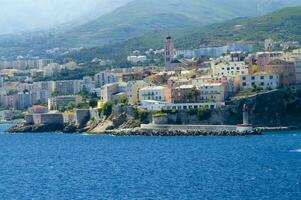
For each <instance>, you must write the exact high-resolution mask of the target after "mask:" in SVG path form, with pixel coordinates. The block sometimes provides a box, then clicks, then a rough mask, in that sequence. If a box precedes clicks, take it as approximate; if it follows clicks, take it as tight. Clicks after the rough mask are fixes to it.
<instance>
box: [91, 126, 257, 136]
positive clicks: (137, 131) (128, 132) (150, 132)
mask: <svg viewBox="0 0 301 200" xmlns="http://www.w3.org/2000/svg"><path fill="white" fill-rule="evenodd" d="M93 134H102V135H112V136H247V135H262V131H260V130H253V131H248V132H239V131H214V130H212V131H209V130H208V131H205V130H197V129H195V130H192V129H190V130H159V129H141V128H134V129H118V130H107V131H102V132H100V133H93Z"/></svg>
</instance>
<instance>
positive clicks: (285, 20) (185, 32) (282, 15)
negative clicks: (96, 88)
mask: <svg viewBox="0 0 301 200" xmlns="http://www.w3.org/2000/svg"><path fill="white" fill-rule="evenodd" d="M167 34H168V32H167V31H162V32H158V33H152V34H146V35H144V36H141V37H137V38H134V39H130V40H127V41H125V42H122V43H117V44H112V45H106V46H104V47H101V48H92V49H88V48H87V49H85V50H83V51H81V52H80V53H76V54H71V55H70V56H71V57H72V58H73V59H77V60H79V61H80V62H87V61H90V60H91V59H93V58H95V57H97V56H98V57H99V56H101V57H103V58H109V59H116V60H118V61H119V62H120V63H122V62H126V61H125V59H126V56H127V55H129V53H130V52H131V51H133V50H140V51H145V50H148V49H150V48H153V49H158V48H163V39H164V37H165V36H166V35H167ZM170 34H171V35H172V36H173V38H174V40H175V41H174V42H175V47H176V48H177V49H192V48H198V47H200V46H201V45H204V44H205V45H210V44H219V45H223V44H226V43H228V42H245V43H253V44H254V45H255V46H257V47H258V46H259V47H260V46H261V47H263V44H262V43H263V41H264V40H265V39H266V38H273V39H275V40H297V41H299V42H301V6H300V7H289V8H284V9H281V10H279V11H275V12H273V13H271V14H268V15H265V16H262V17H255V18H240V19H234V20H229V21H226V22H222V23H217V24H213V25H208V26H205V27H199V28H188V29H175V30H173V31H172V32H171V33H170Z"/></svg>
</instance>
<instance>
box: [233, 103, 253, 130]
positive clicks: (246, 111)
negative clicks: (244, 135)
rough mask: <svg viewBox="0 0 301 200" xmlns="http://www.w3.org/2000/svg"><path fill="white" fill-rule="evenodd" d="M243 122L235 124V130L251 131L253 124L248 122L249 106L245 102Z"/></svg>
mask: <svg viewBox="0 0 301 200" xmlns="http://www.w3.org/2000/svg"><path fill="white" fill-rule="evenodd" d="M242 112H243V124H240V125H237V126H236V130H237V131H238V132H251V131H253V126H252V125H251V124H250V123H249V107H248V105H247V104H244V105H243V109H242Z"/></svg>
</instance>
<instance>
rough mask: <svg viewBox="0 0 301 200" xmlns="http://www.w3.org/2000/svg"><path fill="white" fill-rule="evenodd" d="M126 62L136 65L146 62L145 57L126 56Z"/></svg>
mask: <svg viewBox="0 0 301 200" xmlns="http://www.w3.org/2000/svg"><path fill="white" fill-rule="evenodd" d="M127 60H128V61H129V62H131V63H134V64H137V63H138V62H142V63H143V62H145V61H147V57H146V56H128V57H127Z"/></svg>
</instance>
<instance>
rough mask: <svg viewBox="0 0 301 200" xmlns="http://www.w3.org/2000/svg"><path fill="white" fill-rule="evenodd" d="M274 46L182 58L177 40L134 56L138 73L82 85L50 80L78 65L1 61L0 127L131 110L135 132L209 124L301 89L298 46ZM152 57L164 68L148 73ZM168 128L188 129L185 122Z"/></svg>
mask: <svg viewBox="0 0 301 200" xmlns="http://www.w3.org/2000/svg"><path fill="white" fill-rule="evenodd" d="M275 44H276V42H275V41H273V40H271V39H267V40H266V41H265V51H263V52H254V51H253V48H252V45H248V44H229V45H226V46H221V47H210V48H209V47H207V48H200V49H195V50H176V48H175V47H176V44H174V41H173V39H172V37H171V36H167V37H166V38H165V39H164V49H162V50H160V49H159V50H152V49H150V50H149V51H147V52H145V53H141V52H140V51H137V50H136V51H133V52H132V54H131V55H129V56H128V57H127V59H128V61H129V62H131V63H132V64H133V67H131V68H112V69H107V70H103V71H99V72H98V73H96V74H94V76H85V77H83V79H81V80H57V81H54V80H51V77H52V76H54V75H55V74H57V73H60V72H62V71H63V70H66V69H67V70H71V71H72V70H76V69H78V68H81V66H80V65H79V64H77V63H75V62H72V61H69V62H66V63H64V64H58V63H56V62H55V61H54V60H52V59H30V60H27V59H18V60H15V61H1V62H0V68H1V70H0V75H1V78H0V85H1V89H0V91H1V93H0V106H1V111H0V119H1V121H2V122H7V121H11V120H18V119H19V120H21V121H22V120H24V119H25V120H26V123H27V124H34V125H41V124H68V123H69V124H70V123H73V124H77V125H80V124H82V123H87V121H91V120H93V121H98V122H101V121H102V120H103V119H104V118H108V117H109V116H110V115H111V114H112V112H113V110H114V109H113V107H114V106H120V105H126V106H127V107H131V108H132V109H134V110H135V112H136V116H138V118H139V117H140V118H139V119H140V123H137V124H141V123H150V122H152V120H148V119H143V118H147V114H145V113H152V114H153V116H162V115H164V114H166V113H172V112H182V111H183V112H188V113H190V114H192V115H193V114H195V115H196V116H197V118H198V120H199V121H202V120H206V118H208V116H209V114H210V111H212V110H222V109H224V107H226V106H227V102H228V101H230V100H231V99H235V98H244V97H246V96H251V95H254V94H258V93H266V92H271V91H274V90H277V89H279V88H284V87H288V86H291V85H296V84H300V83H301V49H298V47H300V46H299V44H298V43H296V42H285V43H282V44H281V47H282V49H283V50H282V51H273V49H274V46H275ZM154 55H155V56H157V57H159V58H160V56H161V57H162V59H163V60H164V66H143V65H142V63H145V62H147V61H148V59H150V57H152V58H153V57H154ZM93 62H110V61H108V60H93ZM36 77H44V78H45V79H46V78H47V79H50V80H47V81H44V80H43V79H38V80H37V79H36ZM137 113H138V114H137ZM87 118H88V119H87ZM170 121H171V120H170V119H169V120H168V121H165V122H164V123H175V124H183V123H184V122H185V119H175V120H174V121H173V122H170Z"/></svg>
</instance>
